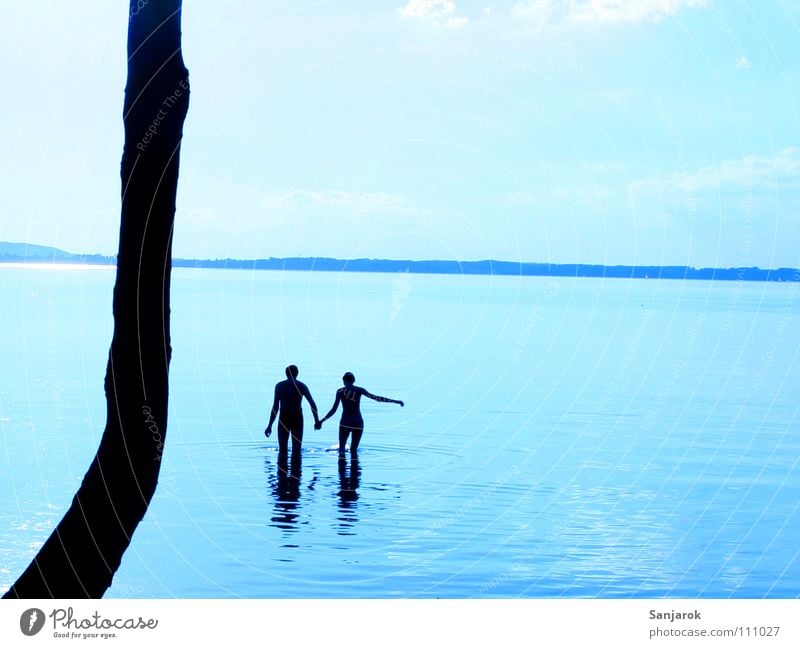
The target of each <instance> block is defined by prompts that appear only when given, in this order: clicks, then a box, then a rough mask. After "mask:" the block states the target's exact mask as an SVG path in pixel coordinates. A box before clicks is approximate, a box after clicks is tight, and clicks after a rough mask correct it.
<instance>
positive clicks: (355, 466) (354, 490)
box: [337, 456, 361, 535]
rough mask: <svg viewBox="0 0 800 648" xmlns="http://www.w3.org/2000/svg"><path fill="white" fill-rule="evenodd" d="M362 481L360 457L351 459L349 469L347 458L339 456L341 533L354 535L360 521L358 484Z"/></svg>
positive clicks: (339, 518)
mask: <svg viewBox="0 0 800 648" xmlns="http://www.w3.org/2000/svg"><path fill="white" fill-rule="evenodd" d="M360 481H361V466H360V464H359V463H358V457H355V456H353V458H352V459H351V460H350V471H349V473H348V471H347V460H346V459H345V457H344V456H340V457H339V492H338V493H337V494H338V496H339V517H338V520H339V535H354V532H353V527H354V526H355V524H356V522H358V515H357V512H356V502H358V486H359V483H360Z"/></svg>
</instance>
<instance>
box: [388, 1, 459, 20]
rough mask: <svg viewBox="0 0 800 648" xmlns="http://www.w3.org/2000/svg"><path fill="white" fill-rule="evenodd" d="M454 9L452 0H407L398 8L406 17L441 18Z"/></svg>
mask: <svg viewBox="0 0 800 648" xmlns="http://www.w3.org/2000/svg"><path fill="white" fill-rule="evenodd" d="M455 10H456V5H455V3H454V2H452V0H409V2H408V4H407V5H406V6H405V7H402V8H400V9H398V12H399V13H400V15H401V16H405V17H407V18H441V17H442V16H449V15H451V14H452V13H453V12H455Z"/></svg>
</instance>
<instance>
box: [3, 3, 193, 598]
mask: <svg viewBox="0 0 800 648" xmlns="http://www.w3.org/2000/svg"><path fill="white" fill-rule="evenodd" d="M130 6H131V13H130V21H129V25H128V83H127V87H126V88H125V110H124V122H125V149H124V151H123V154H122V169H121V175H122V215H121V224H120V241H119V255H118V258H117V279H116V285H115V286H114V337H113V339H112V341H111V350H110V352H109V359H108V368H107V370H106V379H105V391H106V401H107V420H106V427H105V430H104V432H103V437H102V439H101V441H100V446H99V448H98V450H97V454H96V456H95V458H94V460H93V461H92V464H91V466H90V467H89V470H88V471H87V473H86V475H85V477H84V478H83V483H82V484H81V486H80V488H79V489H78V492H77V493H76V494H75V498H74V499H73V501H72V505H71V507H70V509H69V510H68V511H67V513H66V515H65V516H64V518H63V519H62V520H61V522H59V524H58V526H57V527H56V529H55V531H54V532H53V534H52V535H51V536H50V537H49V538H48V540H47V541H46V542H45V544H44V546H43V547H42V548H41V550H40V551H39V553H38V554H37V556H36V557H35V558H34V560H33V562H32V563H31V564H30V566H29V567H28V568H27V569H26V570H25V572H23V574H22V576H20V578H19V580H17V582H16V583H15V584H14V586H13V587H12V588H11V590H10V591H9V592H8V593H6V595H5V598H13V597H18V598H50V597H54V598H78V597H92V598H95V597H100V596H102V595H103V593H104V592H105V591H106V589H107V588H108V587H109V585H111V579H112V577H113V575H114V572H115V571H116V569H117V567H119V564H120V561H121V559H122V554H123V553H124V552H125V550H126V549H127V547H128V545H129V544H130V541H131V535H132V534H133V532H134V530H135V529H136V526H137V525H138V524H139V522H140V521H141V519H142V518H143V517H144V514H145V511H146V510H147V506H148V504H149V503H150V499H151V498H152V496H153V493H154V492H155V489H156V484H157V482H158V472H159V468H160V462H161V452H162V447H163V445H162V444H163V443H164V439H165V435H166V431H167V399H168V369H169V360H170V355H171V347H170V334H169V284H170V272H171V268H172V259H171V254H172V225H173V221H174V217H175V192H176V189H177V183H178V159H179V152H180V143H181V136H182V131H183V122H184V119H185V117H186V111H187V109H188V106H189V83H188V72H187V70H186V68H185V67H184V65H183V58H182V56H181V43H180V41H181V33H180V9H181V1H180V0H131V3H130Z"/></svg>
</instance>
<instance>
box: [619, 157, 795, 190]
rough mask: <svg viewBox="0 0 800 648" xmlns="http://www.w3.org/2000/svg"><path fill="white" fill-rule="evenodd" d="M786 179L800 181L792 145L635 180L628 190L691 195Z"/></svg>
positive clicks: (761, 186) (766, 185)
mask: <svg viewBox="0 0 800 648" xmlns="http://www.w3.org/2000/svg"><path fill="white" fill-rule="evenodd" d="M787 180H800V151H798V149H797V148H795V147H788V148H785V149H783V150H782V151H779V152H777V153H776V154H775V155H773V156H772V157H764V156H761V155H746V156H745V157H743V158H740V159H737V160H727V161H725V162H723V163H722V164H720V165H717V166H707V167H703V168H701V169H698V170H697V171H694V172H681V173H672V174H669V175H667V176H665V177H664V178H647V179H644V180H639V181H637V182H634V183H632V184H631V185H630V191H631V193H632V194H634V195H642V194H643V193H644V194H652V193H654V192H655V193H684V194H693V193H696V192H700V191H713V190H720V189H722V188H739V189H774V188H775V187H777V185H778V183H779V182H786V181H787Z"/></svg>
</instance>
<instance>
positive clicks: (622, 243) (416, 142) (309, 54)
mask: <svg viewBox="0 0 800 648" xmlns="http://www.w3.org/2000/svg"><path fill="white" fill-rule="evenodd" d="M126 20H127V3H126V2H123V1H119V2H111V1H109V0H86V1H85V2H83V3H81V5H80V10H78V9H77V8H76V5H74V4H72V3H51V2H43V1H38V0H30V1H29V2H26V3H8V6H7V7H4V20H3V23H2V25H0V55H2V57H3V61H4V64H3V66H2V69H0V86H1V87H2V88H3V94H2V96H0V105H2V108H1V110H2V113H3V119H2V121H0V141H2V142H3V143H4V146H3V147H2V149H0V197H1V202H0V204H1V205H2V210H3V212H2V218H0V240H7V241H28V242H32V243H38V244H44V245H53V246H56V247H60V248H63V249H67V250H70V251H76V252H100V253H104V254H112V253H114V252H115V251H116V246H117V232H118V218H119V176H118V172H119V158H120V154H121V149H122V135H123V132H122V121H121V110H122V97H123V88H124V83H125V33H126ZM798 32H800V2H797V1H788V0H785V1H781V0H775V1H770V2H756V1H751V2H722V1H720V0H561V1H559V0H512V1H510V2H472V1H468V0H398V1H396V2H389V1H383V0H371V1H368V0H338V1H337V2H302V1H301V2H296V1H293V2H289V1H284V0H277V1H273V2H267V3H265V2H257V1H255V0H249V1H239V2H235V1H231V2H225V3H220V2H191V1H186V2H185V6H184V56H185V59H186V63H187V66H188V67H189V70H190V75H191V76H190V78H191V84H192V98H191V106H190V114H189V117H188V120H187V123H186V128H185V140H184V146H183V154H182V166H181V182H180V188H179V196H178V213H177V220H176V230H175V239H174V252H175V254H176V255H177V256H182V257H203V258H205V257H210V258H217V257H238V258H253V257H268V256H289V255H301V256H335V257H342V258H351V257H382V258H414V259H420V258H458V259H464V260H468V259H483V258H495V259H507V260H527V261H550V262H583V263H606V264H617V263H619V264H681V265H683V264H688V265H695V266H751V265H758V266H761V267H779V266H792V267H798V266H800V101H799V99H800V96H799V95H800V79H798V71H797V61H799V60H800V33H798Z"/></svg>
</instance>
